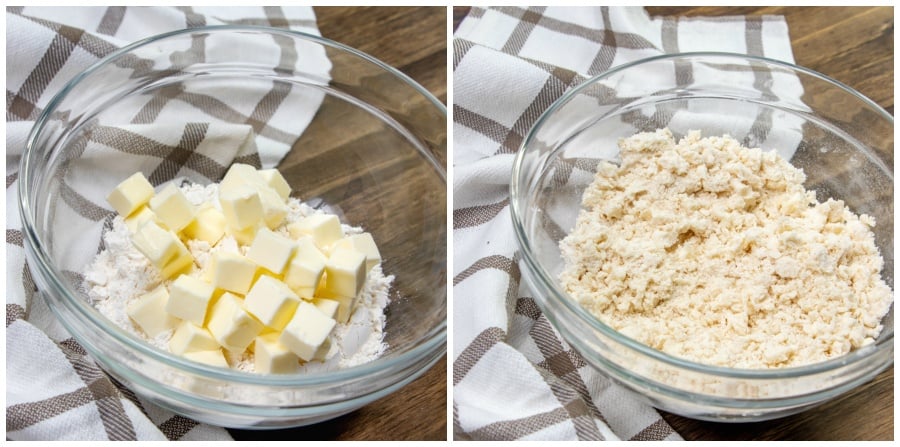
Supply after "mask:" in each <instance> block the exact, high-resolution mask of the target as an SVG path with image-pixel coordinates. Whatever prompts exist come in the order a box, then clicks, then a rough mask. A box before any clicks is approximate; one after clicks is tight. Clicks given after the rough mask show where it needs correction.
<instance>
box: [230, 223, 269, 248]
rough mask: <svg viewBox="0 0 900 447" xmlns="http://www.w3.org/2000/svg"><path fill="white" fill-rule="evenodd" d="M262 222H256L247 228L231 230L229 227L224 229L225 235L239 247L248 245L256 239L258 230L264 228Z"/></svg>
mask: <svg viewBox="0 0 900 447" xmlns="http://www.w3.org/2000/svg"><path fill="white" fill-rule="evenodd" d="M264 227H265V225H264V223H263V222H257V223H255V224H253V225H251V226H249V227H247V228H241V229H238V228H232V227H231V225H227V226H226V227H225V234H228V235H230V236H231V237H233V238H234V240H235V241H237V243H238V244H240V245H250V244H252V243H253V239H256V233H257V232H258V231H259V229H260V228H264Z"/></svg>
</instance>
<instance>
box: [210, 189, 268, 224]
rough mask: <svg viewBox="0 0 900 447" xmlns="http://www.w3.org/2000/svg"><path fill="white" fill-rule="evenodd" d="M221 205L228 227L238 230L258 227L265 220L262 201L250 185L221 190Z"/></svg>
mask: <svg viewBox="0 0 900 447" xmlns="http://www.w3.org/2000/svg"><path fill="white" fill-rule="evenodd" d="M219 205H221V207H222V214H223V215H224V216H225V221H226V222H227V223H228V226H230V227H231V228H234V229H237V230H241V229H244V228H248V227H251V226H253V225H256V224H257V223H258V222H260V221H261V220H262V218H263V207H262V201H260V198H259V194H258V193H257V192H256V189H254V188H253V187H252V186H250V185H236V186H234V187H231V188H227V189H222V188H220V189H219Z"/></svg>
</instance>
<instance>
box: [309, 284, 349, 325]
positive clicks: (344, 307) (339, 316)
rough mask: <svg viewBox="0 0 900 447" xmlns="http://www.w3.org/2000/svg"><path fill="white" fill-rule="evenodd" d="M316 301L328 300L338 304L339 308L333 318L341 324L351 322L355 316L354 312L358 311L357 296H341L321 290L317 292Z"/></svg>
mask: <svg viewBox="0 0 900 447" xmlns="http://www.w3.org/2000/svg"><path fill="white" fill-rule="evenodd" d="M316 299H326V300H330V301H335V302H337V303H338V308H337V311H336V312H335V315H334V317H333V318H334V319H335V320H337V322H338V323H341V324H344V323H346V322H348V321H350V317H351V316H353V311H354V310H355V309H356V297H355V296H341V295H336V294H334V293H331V292H328V291H325V290H321V291H318V292H316Z"/></svg>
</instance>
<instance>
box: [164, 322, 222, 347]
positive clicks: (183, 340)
mask: <svg viewBox="0 0 900 447" xmlns="http://www.w3.org/2000/svg"><path fill="white" fill-rule="evenodd" d="M214 349H215V350H218V349H219V343H217V342H216V340H215V339H214V338H213V336H212V334H210V333H209V331H208V330H206V329H204V328H202V327H200V326H197V325H195V324H194V323H191V322H190V321H182V322H181V324H180V325H178V327H177V328H176V329H175V333H174V334H172V338H171V339H170V340H169V351H171V352H174V353H175V354H178V355H182V354H184V353H185V352H195V351H212V350H214Z"/></svg>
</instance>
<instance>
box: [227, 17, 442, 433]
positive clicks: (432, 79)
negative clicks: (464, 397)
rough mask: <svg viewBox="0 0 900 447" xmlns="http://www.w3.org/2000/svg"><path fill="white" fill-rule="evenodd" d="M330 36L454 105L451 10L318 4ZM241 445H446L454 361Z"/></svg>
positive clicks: (323, 29)
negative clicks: (357, 405) (343, 411)
mask: <svg viewBox="0 0 900 447" xmlns="http://www.w3.org/2000/svg"><path fill="white" fill-rule="evenodd" d="M314 10H315V13H316V19H317V24H318V27H319V30H320V31H321V33H322V36H323V37H326V38H329V39H332V40H335V41H337V42H340V43H343V44H345V45H348V46H350V47H353V48H356V49H358V50H360V51H363V52H365V53H368V54H369V55H371V56H374V57H375V58H377V59H379V60H381V61H382V62H384V63H386V64H388V65H390V66H392V67H395V68H397V69H399V70H400V71H401V72H403V73H405V74H406V75H408V76H410V77H411V78H413V79H414V80H415V81H417V82H418V83H419V84H421V85H422V86H423V87H425V88H426V89H427V90H428V91H429V92H431V93H432V94H433V95H434V96H435V97H437V98H438V99H439V100H440V101H441V102H444V103H446V101H447V57H446V51H447V31H446V30H447V28H446V24H447V8H445V7H427V8H394V7H315V8H314ZM229 432H230V433H231V434H232V436H234V438H235V439H236V440H254V441H260V440H294V441H299V440H344V441H349V440H445V439H447V358H446V356H444V357H443V358H442V359H441V360H440V361H438V363H437V364H435V365H434V366H433V367H432V368H431V369H429V370H428V371H427V372H426V373H425V374H424V375H422V376H421V377H419V378H418V379H416V380H415V381H413V382H412V383H410V384H409V385H407V386H405V387H403V388H402V389H400V390H399V391H397V392H395V393H393V394H391V395H389V396H387V397H384V398H382V399H380V400H377V401H375V402H373V403H371V404H369V405H367V406H365V407H363V408H361V409H359V410H357V411H354V412H352V413H349V414H347V415H344V416H341V417H338V418H336V419H332V420H330V421H325V422H322V423H319V424H314V425H310V426H306V427H299V428H293V429H285V430H273V431H249V430H229Z"/></svg>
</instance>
